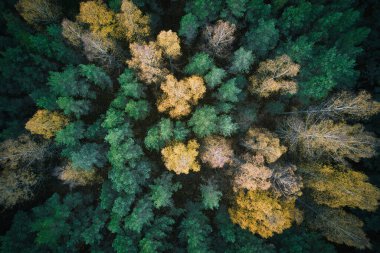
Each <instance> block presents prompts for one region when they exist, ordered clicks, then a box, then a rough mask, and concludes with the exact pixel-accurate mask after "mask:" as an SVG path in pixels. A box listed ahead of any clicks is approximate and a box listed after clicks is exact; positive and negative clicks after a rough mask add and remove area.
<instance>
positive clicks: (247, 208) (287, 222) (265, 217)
mask: <svg viewBox="0 0 380 253" xmlns="http://www.w3.org/2000/svg"><path fill="white" fill-rule="evenodd" d="M228 212H229V214H230V218H231V221H232V222H233V223H235V224H238V225H239V226H240V227H242V228H243V229H248V230H249V231H251V232H252V233H255V234H259V235H260V236H262V237H264V238H268V237H271V236H273V234H274V233H282V232H283V231H284V230H285V229H287V228H290V227H291V225H292V222H293V221H297V222H301V220H302V213H301V211H299V210H298V209H297V208H296V207H295V200H291V201H282V200H279V199H276V198H274V197H273V196H271V195H270V193H269V192H268V191H247V192H245V191H244V190H240V191H239V192H238V193H237V195H236V198H235V202H234V205H233V206H232V207H231V208H229V210H228Z"/></svg>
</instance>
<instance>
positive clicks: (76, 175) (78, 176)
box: [55, 163, 101, 187]
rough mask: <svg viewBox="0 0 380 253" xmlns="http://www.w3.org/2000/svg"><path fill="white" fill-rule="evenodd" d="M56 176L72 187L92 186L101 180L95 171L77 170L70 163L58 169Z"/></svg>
mask: <svg viewBox="0 0 380 253" xmlns="http://www.w3.org/2000/svg"><path fill="white" fill-rule="evenodd" d="M55 175H56V176H57V177H58V178H59V179H60V180H62V181H63V182H64V183H65V184H68V185H70V187H74V186H77V185H81V186H83V185H91V184H94V183H97V182H99V181H100V180H101V177H100V176H99V175H97V174H96V170H95V169H91V170H83V169H77V168H74V167H73V166H72V165H71V164H70V163H68V164H67V165H66V166H65V167H63V168H57V170H56V171H55Z"/></svg>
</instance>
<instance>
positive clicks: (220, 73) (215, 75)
mask: <svg viewBox="0 0 380 253" xmlns="http://www.w3.org/2000/svg"><path fill="white" fill-rule="evenodd" d="M226 76H227V72H226V71H225V70H224V69H221V68H217V67H213V68H212V69H211V70H210V72H208V74H207V75H205V82H206V84H207V87H208V88H210V89H213V88H215V87H216V86H217V85H219V84H221V83H222V81H223V79H224V78H225V77H226Z"/></svg>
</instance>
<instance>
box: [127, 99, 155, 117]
mask: <svg viewBox="0 0 380 253" xmlns="http://www.w3.org/2000/svg"><path fill="white" fill-rule="evenodd" d="M125 111H126V113H127V114H128V116H129V117H131V118H132V119H134V120H143V119H145V118H146V117H148V116H149V113H150V105H149V102H148V101H147V100H143V99H142V100H138V101H135V100H129V102H128V103H127V105H126V106H125Z"/></svg>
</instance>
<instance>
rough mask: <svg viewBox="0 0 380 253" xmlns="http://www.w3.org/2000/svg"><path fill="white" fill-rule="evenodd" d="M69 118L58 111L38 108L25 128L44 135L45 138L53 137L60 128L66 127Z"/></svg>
mask: <svg viewBox="0 0 380 253" xmlns="http://www.w3.org/2000/svg"><path fill="white" fill-rule="evenodd" d="M68 123H69V120H68V119H67V118H66V117H65V116H62V115H61V114H59V113H58V112H49V111H48V110H38V111H37V112H36V113H35V114H34V115H33V117H32V118H31V119H30V120H29V121H28V122H27V123H26V125H25V129H27V130H28V131H30V132H31V133H32V134H39V135H42V137H44V138H45V139H51V138H52V137H53V136H54V135H55V134H56V133H57V132H58V131H59V130H61V129H62V128H64V127H65V126H66V125H67V124H68Z"/></svg>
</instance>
